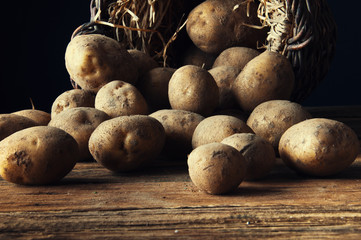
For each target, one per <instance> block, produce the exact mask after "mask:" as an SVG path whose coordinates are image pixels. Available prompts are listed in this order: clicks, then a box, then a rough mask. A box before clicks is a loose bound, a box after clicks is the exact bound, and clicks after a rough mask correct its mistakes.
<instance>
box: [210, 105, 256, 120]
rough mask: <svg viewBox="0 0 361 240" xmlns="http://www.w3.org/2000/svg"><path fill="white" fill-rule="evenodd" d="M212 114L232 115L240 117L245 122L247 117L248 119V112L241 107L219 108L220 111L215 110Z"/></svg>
mask: <svg viewBox="0 0 361 240" xmlns="http://www.w3.org/2000/svg"><path fill="white" fill-rule="evenodd" d="M213 115H214V116H215V115H227V116H233V117H236V118H238V119H241V120H242V121H243V122H247V119H248V116H249V115H248V114H247V113H245V112H243V111H242V110H241V109H239V108H238V109H232V108H230V109H224V110H220V111H217V112H215V113H214V114H213Z"/></svg>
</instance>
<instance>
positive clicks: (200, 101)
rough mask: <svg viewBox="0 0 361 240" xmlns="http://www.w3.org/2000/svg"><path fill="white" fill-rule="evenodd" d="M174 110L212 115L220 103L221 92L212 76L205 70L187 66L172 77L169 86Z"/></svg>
mask: <svg viewBox="0 0 361 240" xmlns="http://www.w3.org/2000/svg"><path fill="white" fill-rule="evenodd" d="M168 97H169V102H170V105H171V107H172V109H179V110H186V111H191V112H195V113H198V114H201V115H202V116H208V115H210V114H211V113H212V112H213V111H214V110H215V108H216V107H217V106H218V102H219V90H218V86H217V83H216V82H215V80H214V78H213V77H212V75H211V74H210V73H209V72H208V71H207V70H205V69H203V68H200V67H197V66H194V65H186V66H183V67H180V68H178V69H177V70H176V71H175V72H174V73H173V75H172V77H171V79H170V81H169V86H168Z"/></svg>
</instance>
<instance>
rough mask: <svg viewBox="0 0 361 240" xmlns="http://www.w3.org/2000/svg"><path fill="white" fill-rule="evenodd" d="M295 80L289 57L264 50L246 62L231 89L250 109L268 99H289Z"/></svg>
mask: <svg viewBox="0 0 361 240" xmlns="http://www.w3.org/2000/svg"><path fill="white" fill-rule="evenodd" d="M294 83H295V75H294V72H293V67H292V65H291V63H290V61H289V60H288V59H287V58H286V57H285V56H283V55H281V54H279V53H276V52H270V51H265V52H263V53H261V54H260V55H258V56H257V57H255V58H253V59H252V60H251V61H249V62H248V63H247V65H246V66H245V67H244V69H243V71H242V72H241V73H240V74H239V75H238V77H237V78H236V80H235V81H234V83H233V86H232V91H233V94H234V96H235V98H236V100H237V102H238V104H239V106H241V108H242V109H243V110H244V111H246V112H251V111H252V110H253V109H254V108H255V107H256V106H258V105H259V104H261V103H263V102H266V101H269V100H289V99H290V97H291V93H292V91H293V87H294Z"/></svg>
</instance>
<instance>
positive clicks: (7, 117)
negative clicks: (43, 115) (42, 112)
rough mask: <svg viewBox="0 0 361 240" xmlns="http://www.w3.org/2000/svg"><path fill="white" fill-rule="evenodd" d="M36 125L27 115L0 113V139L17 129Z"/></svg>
mask: <svg viewBox="0 0 361 240" xmlns="http://www.w3.org/2000/svg"><path fill="white" fill-rule="evenodd" d="M37 125H38V124H37V123H36V122H35V121H33V120H31V119H30V118H28V117H24V116H20V115H16V114H5V113H4V114H0V141H1V140H2V139H4V138H6V137H7V136H9V135H11V134H13V133H15V132H17V131H20V130H22V129H25V128H29V127H34V126H37Z"/></svg>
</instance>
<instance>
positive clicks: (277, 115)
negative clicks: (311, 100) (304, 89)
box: [247, 100, 312, 152]
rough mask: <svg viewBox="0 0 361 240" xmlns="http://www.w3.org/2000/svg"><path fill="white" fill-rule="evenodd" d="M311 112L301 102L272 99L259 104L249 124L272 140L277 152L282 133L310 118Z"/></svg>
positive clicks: (257, 132)
mask: <svg viewBox="0 0 361 240" xmlns="http://www.w3.org/2000/svg"><path fill="white" fill-rule="evenodd" d="M311 117H312V116H311V114H310V113H309V112H308V111H307V110H306V109H304V108H303V107H302V106H301V105H300V104H298V103H295V102H290V101H288V100H271V101H267V102H264V103H261V104H260V105H258V106H257V107H256V108H255V109H254V110H253V111H252V113H251V114H250V116H249V117H248V119H247V125H248V126H249V127H250V128H251V129H252V130H253V131H254V132H255V133H256V134H257V135H258V136H261V137H263V138H264V139H266V140H267V141H268V142H270V143H271V144H272V146H273V148H274V150H275V151H276V152H278V143H279V141H280V138H281V136H282V134H283V133H284V132H285V131H286V130H287V129H288V128H289V127H291V126H293V125H294V124H296V123H299V122H302V121H304V120H306V119H310V118H311Z"/></svg>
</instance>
